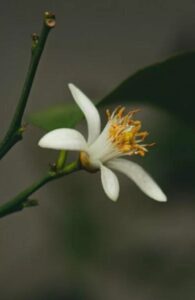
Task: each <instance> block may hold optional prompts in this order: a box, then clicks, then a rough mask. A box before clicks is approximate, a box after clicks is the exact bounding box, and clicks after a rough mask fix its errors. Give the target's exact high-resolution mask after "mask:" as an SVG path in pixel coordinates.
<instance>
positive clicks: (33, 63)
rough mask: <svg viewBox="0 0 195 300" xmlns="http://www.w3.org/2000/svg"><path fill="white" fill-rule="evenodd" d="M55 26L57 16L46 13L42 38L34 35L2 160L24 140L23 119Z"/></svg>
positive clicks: (1, 150)
mask: <svg viewBox="0 0 195 300" xmlns="http://www.w3.org/2000/svg"><path fill="white" fill-rule="evenodd" d="M54 26H55V16H54V15H53V14H51V13H48V12H46V13H45V15H44V22H43V28H42V31H41V34H40V37H38V36H37V35H35V34H34V35H33V37H32V39H33V44H32V55H31V60H30V64H29V68H28V71H27V75H26V79H25V82H24V85H23V89H22V92H21V96H20V99H19V101H18V104H17V107H16V110H15V113H14V116H13V118H12V121H11V123H10V126H9V128H8V130H7V133H6V134H5V137H4V138H3V140H2V141H1V143H0V159H1V158H2V157H3V156H4V155H5V154H6V153H7V152H8V151H9V150H10V149H11V148H12V147H13V146H14V145H15V144H16V143H17V142H18V141H20V140H21V139H22V134H23V131H24V127H22V118H23V114H24V110H25V108H26V104H27V101H28V96H29V93H30V90H31V87H32V84H33V80H34V77H35V73H36V70H37V67H38V64H39V61H40V57H41V54H42V52H43V49H44V46H45V43H46V40H47V37H48V34H49V32H50V30H51V29H52V28H53V27H54Z"/></svg>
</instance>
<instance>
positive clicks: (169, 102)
mask: <svg viewBox="0 0 195 300" xmlns="http://www.w3.org/2000/svg"><path fill="white" fill-rule="evenodd" d="M132 102H133V103H136V102H138V103H141V104H142V103H143V104H145V103H147V104H150V105H153V106H156V107H159V108H163V109H165V110H167V111H169V112H170V113H172V114H173V115H175V116H177V117H179V118H180V120H181V121H185V122H186V123H188V124H189V125H194V124H195V120H194V119H195V118H194V112H193V105H194V103H195V52H190V53H183V54H180V55H177V56H174V57H171V58H169V59H167V60H165V61H163V62H161V63H157V64H155V65H152V66H149V67H146V68H144V69H143V70H140V71H138V72H137V73H135V74H134V75H132V76H130V77H129V78H127V79H126V80H125V81H124V82H123V83H122V84H121V85H119V86H118V87H117V88H116V89H115V90H114V91H113V92H111V93H110V94H109V95H107V96H106V97H105V98H103V99H102V100H101V101H99V103H98V106H106V107H109V105H112V104H121V105H125V104H129V103H132ZM81 119H82V113H81V112H80V111H79V109H78V108H77V106H76V105H72V106H71V105H60V106H55V107H51V108H49V109H47V110H45V111H42V112H38V113H35V114H32V115H31V116H29V118H28V121H29V122H30V123H31V124H33V125H35V126H38V127H40V128H43V129H45V130H52V129H55V128H60V127H69V128H71V127H74V126H75V125H76V124H77V123H78V122H79V121H80V120H81Z"/></svg>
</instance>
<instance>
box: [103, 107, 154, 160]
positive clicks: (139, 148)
mask: <svg viewBox="0 0 195 300" xmlns="http://www.w3.org/2000/svg"><path fill="white" fill-rule="evenodd" d="M124 111H125V107H121V106H119V107H117V108H116V109H115V110H114V112H113V113H112V114H111V113H110V111H109V110H107V111H106V113H107V117H108V121H109V122H110V124H111V125H110V128H109V133H108V136H109V140H110V141H111V142H112V144H114V145H115V146H116V147H117V149H118V150H119V152H120V153H123V154H125V155H133V154H135V155H140V156H144V155H145V153H146V152H148V149H147V147H150V146H153V145H154V143H152V144H141V143H142V142H143V141H144V139H145V138H146V137H147V136H148V134H149V133H148V132H147V131H140V130H141V127H142V123H141V121H138V120H133V119H132V118H133V116H134V115H135V113H137V112H138V111H139V110H138V109H137V110H132V111H130V112H129V113H128V114H126V115H124Z"/></svg>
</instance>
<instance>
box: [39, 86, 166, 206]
mask: <svg viewBox="0 0 195 300" xmlns="http://www.w3.org/2000/svg"><path fill="white" fill-rule="evenodd" d="M69 88H70V91H71V93H72V96H73V98H74V100H75V101H76V103H77V105H78V106H79V107H80V109H81V110H82V112H83V114H84V116H85V118H86V121H87V125H88V139H87V141H86V140H85V138H84V136H83V135H82V134H81V133H80V132H78V131H77V130H75V129H68V128H60V129H55V130H53V131H50V132H49V133H47V134H46V135H44V136H43V137H42V138H41V140H40V141H39V146H40V147H43V148H51V149H56V150H63V149H64V150H74V151H75V150H76V151H80V162H81V165H82V166H83V167H84V168H85V169H87V170H88V171H91V172H94V171H97V170H98V169H100V173H101V181H102V185H103V188H104V191H105V193H106V194H107V196H108V197H109V198H110V199H111V200H113V201H116V200H117V198H118V196H119V182H118V178H117V176H116V175H115V173H114V172H113V171H112V170H111V169H113V170H116V171H119V172H121V173H123V174H125V175H127V176H128V177H129V178H130V179H131V180H133V181H134V182H135V183H136V184H137V186H138V187H139V188H140V189H141V190H142V191H143V192H144V193H145V194H146V195H147V196H149V197H150V198H152V199H154V200H157V201H161V202H165V201H166V200H167V198H166V196H165V194H164V193H163V191H162V190H161V188H160V187H159V186H158V185H157V184H156V182H155V181H154V180H153V179H152V178H151V177H150V175H149V174H148V173H147V172H146V171H144V170H143V168H142V167H140V166H139V165H138V164H136V163H135V162H132V161H129V160H127V159H123V158H121V157H122V156H125V155H129V156H130V155H133V154H135V155H141V156H144V155H145V153H146V152H147V151H148V150H147V147H148V146H150V145H146V144H141V143H142V141H143V140H144V138H145V137H146V136H147V135H148V133H147V132H140V129H141V122H140V121H134V120H133V119H132V117H133V115H134V114H135V112H136V111H132V112H129V113H128V114H127V115H125V116H124V115H123V113H124V110H125V108H123V107H122V108H121V107H118V108H117V109H115V111H114V112H113V113H112V114H111V113H110V112H109V111H107V116H108V122H107V124H106V126H105V128H104V129H103V131H102V132H101V121H100V116H99V113H98V111H97V109H96V107H95V106H94V104H93V103H92V102H91V101H90V100H89V99H88V97H87V96H86V95H84V94H83V92H82V91H80V90H79V89H78V88H77V87H76V86H75V85H73V84H69Z"/></svg>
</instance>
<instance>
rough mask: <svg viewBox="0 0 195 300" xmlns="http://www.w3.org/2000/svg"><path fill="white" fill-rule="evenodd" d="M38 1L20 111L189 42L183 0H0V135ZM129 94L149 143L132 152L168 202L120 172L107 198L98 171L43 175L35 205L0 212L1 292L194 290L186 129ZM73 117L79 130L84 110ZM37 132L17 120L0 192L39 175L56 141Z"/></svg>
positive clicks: (96, 88)
mask: <svg viewBox="0 0 195 300" xmlns="http://www.w3.org/2000/svg"><path fill="white" fill-rule="evenodd" d="M46 10H49V11H52V12H54V13H55V14H56V17H57V26H56V28H55V29H54V30H53V32H52V33H51V35H50V37H49V40H48V43H47V45H46V49H45V51H44V54H43V57H42V60H41V63H40V66H39V69H38V73H37V76H36V80H35V82H34V85H33V89H32V93H31V95H30V99H29V103H28V107H27V110H26V113H30V112H34V111H38V110H39V109H43V108H46V107H47V106H49V105H55V104H57V103H63V101H72V99H71V97H70V94H69V91H68V88H67V83H68V82H74V83H75V84H77V85H78V86H79V87H80V88H81V89H82V90H83V91H85V92H86V94H87V95H89V96H90V97H91V98H92V99H94V100H98V99H101V98H102V97H103V96H104V95H106V94H107V93H108V92H110V91H111V90H112V89H113V88H114V87H115V86H117V85H118V84H119V83H120V82H121V81H122V80H123V79H125V78H126V77H128V76H129V75H130V74H132V73H133V72H135V71H136V70H137V69H139V68H142V67H144V66H147V65H150V64H152V63H155V62H157V61H160V60H163V59H165V58H167V57H169V56H170V55H172V54H174V53H176V52H179V51H183V50H192V49H194V46H195V30H194V28H195V18H194V15H195V2H194V0H186V1H181V0H180V1H178V0H169V1H168V0H163V1H162V0H147V1H145V0H130V1H128V0H122V1H118V0H110V1H108V0H104V1H102V0H100V1H90V0H83V1H76V0H64V1H63V0H59V1H50V0H48V1H46V0H42V1H38V0H34V1H19V0H17V1H10V0H7V1H3V2H2V3H1V18H0V37H1V47H0V62H1V74H0V76H1V81H0V91H1V101H0V120H1V121H0V122H1V126H0V134H1V135H2V136H3V134H4V132H5V131H6V128H7V126H8V124H9V121H10V119H11V117H12V114H13V112H14V109H15V106H16V103H17V99H18V97H19V95H20V91H21V87H22V84H23V80H24V77H25V72H26V70H27V65H28V61H29V56H30V50H29V49H30V43H31V42H30V34H31V33H32V32H39V31H40V28H41V25H42V14H43V12H44V11H46ZM184 101H185V99H184ZM175 105H177V103H175ZM132 106H133V107H135V105H134V104H133V103H132ZM136 106H137V104H136ZM139 106H140V107H141V108H142V113H141V118H142V120H143V123H144V128H145V129H146V130H149V131H150V133H151V137H150V139H151V141H156V142H157V146H156V147H154V148H153V149H151V151H150V152H149V154H148V156H147V158H146V159H142V158H137V159H136V161H137V162H139V163H140V164H141V165H142V166H144V167H145V168H146V169H147V170H148V171H149V172H150V173H151V174H152V175H153V177H154V178H155V179H156V180H157V182H159V183H160V185H161V186H162V188H163V189H164V191H165V192H166V194H167V195H168V202H167V203H166V204H162V203H157V202H155V201H153V200H151V199H149V198H147V197H146V196H145V195H144V194H142V193H141V191H139V189H138V188H137V187H136V186H135V185H134V184H133V183H132V182H130V181H129V180H128V179H127V178H125V177H124V176H119V177H120V182H121V193H120V198H119V201H118V202H117V203H112V202H111V201H110V200H109V199H107V197H106V196H105V194H104V192H103V190H102V187H101V183H100V176H99V174H95V175H93V176H91V174H87V173H84V172H83V174H81V173H79V174H74V175H71V176H69V177H67V178H66V179H65V178H62V179H60V180H59V181H56V182H52V183H50V184H49V185H47V186H45V187H44V188H43V189H41V190H40V191H39V192H37V193H36V195H34V197H36V198H37V199H39V200H40V206H39V207H36V208H32V209H26V210H24V211H23V212H21V213H17V214H13V215H10V216H9V217H7V218H4V219H2V220H1V221H0V298H1V299H2V300H12V299H16V300H17V299H19V300H26V299H28V300H34V299H36V300H39V299H40V300H43V299H44V300H62V299H65V300H88V299H89V300H118V299H120V300H130V299H132V300H151V299H157V300H165V299H166V300H174V299H177V300H180V299H182V300H183V299H185V300H186V299H187V300H193V299H195V202H194V195H195V192H194V163H193V159H194V149H195V148H194V147H193V145H192V141H193V138H194V136H193V134H194V133H193V132H192V130H191V129H190V128H188V127H187V126H186V125H185V124H183V123H182V122H180V120H176V119H173V118H172V116H171V115H169V114H168V112H166V111H160V110H158V109H156V108H153V107H149V106H143V105H142V104H141V103H140V105H139ZM189 109H193V108H189ZM103 114H104V112H103V111H102V115H103ZM80 127H81V130H83V131H85V123H84V122H83V124H81V126H80ZM42 135H43V132H42V131H40V130H39V129H36V128H32V127H30V126H29V127H28V130H27V132H26V134H25V137H24V140H23V142H22V143H18V144H17V145H16V146H15V147H14V148H13V149H12V151H10V152H9V154H8V155H7V156H6V157H5V158H4V159H3V160H2V161H1V165H0V170H1V173H0V174H1V199H0V201H1V202H4V201H6V200H8V199H9V198H10V197H12V196H13V195H15V194H16V193H17V192H19V191H20V190H21V189H23V188H24V187H26V186H28V185H29V184H31V183H32V182H34V181H35V180H36V179H37V178H38V177H41V175H42V173H44V172H45V170H46V169H47V168H48V163H49V162H50V161H52V160H54V159H55V158H56V156H57V152H55V151H50V150H43V149H39V148H38V147H37V141H38V140H39V138H40V137H41V136H42Z"/></svg>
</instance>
